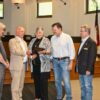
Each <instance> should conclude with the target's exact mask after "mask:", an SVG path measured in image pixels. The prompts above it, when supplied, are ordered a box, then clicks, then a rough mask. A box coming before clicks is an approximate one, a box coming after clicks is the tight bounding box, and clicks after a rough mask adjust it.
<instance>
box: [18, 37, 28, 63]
mask: <svg viewBox="0 0 100 100" xmlns="http://www.w3.org/2000/svg"><path fill="white" fill-rule="evenodd" d="M16 38H17V39H18V40H19V42H20V45H21V47H22V49H23V51H24V53H25V56H24V60H23V62H26V61H27V55H26V51H27V50H26V48H25V45H24V41H23V39H22V38H20V37H18V36H16Z"/></svg>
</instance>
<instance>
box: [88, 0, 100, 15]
mask: <svg viewBox="0 0 100 100" xmlns="http://www.w3.org/2000/svg"><path fill="white" fill-rule="evenodd" d="M96 5H98V11H100V0H86V13H95V11H96Z"/></svg>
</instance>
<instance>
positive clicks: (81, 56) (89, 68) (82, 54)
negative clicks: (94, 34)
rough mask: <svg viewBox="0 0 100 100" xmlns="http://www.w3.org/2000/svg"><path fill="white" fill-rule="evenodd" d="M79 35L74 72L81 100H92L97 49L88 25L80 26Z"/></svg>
mask: <svg viewBox="0 0 100 100" xmlns="http://www.w3.org/2000/svg"><path fill="white" fill-rule="evenodd" d="M80 35H81V38H82V42H81V44H80V47H79V50H78V55H77V60H76V71H77V72H78V73H79V80H80V85H81V100H92V90H93V88H92V79H93V74H94V64H95V60H96V52H97V48H96V43H95V42H94V41H93V40H92V39H91V38H90V28H89V27H88V25H83V26H81V28H80Z"/></svg>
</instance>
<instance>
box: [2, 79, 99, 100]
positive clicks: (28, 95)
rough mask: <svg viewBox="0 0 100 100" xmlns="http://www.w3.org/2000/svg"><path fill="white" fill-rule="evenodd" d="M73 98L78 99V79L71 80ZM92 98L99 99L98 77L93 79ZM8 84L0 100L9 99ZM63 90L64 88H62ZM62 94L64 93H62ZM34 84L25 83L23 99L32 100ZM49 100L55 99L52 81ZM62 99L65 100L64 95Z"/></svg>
mask: <svg viewBox="0 0 100 100" xmlns="http://www.w3.org/2000/svg"><path fill="white" fill-rule="evenodd" d="M71 86H72V95H73V100H80V84H79V81H78V80H72V81H71ZM93 87H94V88H93V100H100V78H94V81H93ZM10 88H11V87H10V85H5V86H4V89H3V97H2V100H11V89H10ZM63 91H64V90H63ZM63 94H64V93H63ZM34 97H35V96H34V85H33V84H25V86H24V90H23V100H34ZM49 100H56V90H55V85H54V82H52V83H49ZM63 100H66V99H65V97H64V99H63Z"/></svg>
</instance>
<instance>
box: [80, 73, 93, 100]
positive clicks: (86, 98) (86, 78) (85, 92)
mask: <svg viewBox="0 0 100 100" xmlns="http://www.w3.org/2000/svg"><path fill="white" fill-rule="evenodd" d="M92 79H93V76H92V75H79V80H80V85H81V100H92Z"/></svg>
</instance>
